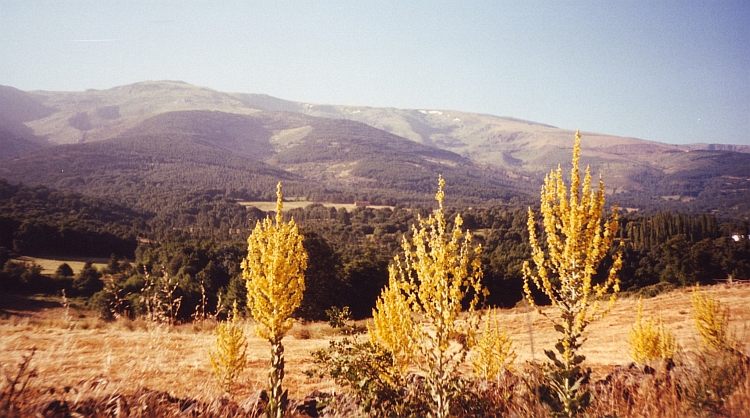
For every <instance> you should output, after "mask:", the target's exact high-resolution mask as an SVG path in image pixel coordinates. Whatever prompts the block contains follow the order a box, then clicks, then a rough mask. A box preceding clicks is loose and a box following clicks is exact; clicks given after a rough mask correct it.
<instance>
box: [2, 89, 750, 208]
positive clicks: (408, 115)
mask: <svg viewBox="0 0 750 418" xmlns="http://www.w3.org/2000/svg"><path fill="white" fill-rule="evenodd" d="M0 110H3V111H4V112H5V114H7V115H9V116H4V117H0V146H2V148H0V160H2V159H5V160H6V161H8V160H9V159H14V158H18V157H19V156H23V157H24V158H21V159H20V160H19V162H12V163H11V162H8V164H3V165H2V167H0V168H2V169H3V170H5V173H6V174H3V172H0V176H4V175H8V176H17V174H13V172H16V171H17V172H21V171H23V169H21V168H20V166H21V165H24V164H28V163H29V162H31V161H36V159H35V158H32V159H26V158H25V157H26V156H31V155H47V154H45V153H41V154H39V151H34V150H35V149H37V148H39V147H43V146H55V145H57V144H74V143H86V144H91V145H95V144H97V143H99V142H100V141H105V140H117V141H123V140H125V139H127V138H130V141H133V140H134V138H141V139H140V140H141V141H146V142H148V141H152V142H162V143H164V144H169V141H171V140H172V139H175V138H180V139H181V140H183V141H184V140H189V141H188V143H187V145H184V147H185V149H182V148H181V147H183V145H179V144H178V145H174V144H172V145H164V144H162V146H166V149H162V150H159V151H158V153H159V154H160V155H166V154H169V153H170V152H171V153H173V154H174V155H173V157H174V161H183V160H184V161H186V162H190V163H191V164H208V163H207V162H200V163H196V162H195V161H193V160H192V159H191V158H192V157H189V156H188V157H186V156H184V155H183V154H185V153H187V152H188V151H189V152H192V153H203V154H205V155H211V156H212V157H211V159H212V161H219V160H226V161H229V160H231V158H239V157H242V158H244V160H242V161H243V164H246V165H247V164H256V163H258V162H264V163H266V164H267V165H266V166H264V167H265V168H264V169H273V170H277V171H276V172H275V173H276V174H277V175H278V176H281V177H283V176H292V177H294V178H297V179H299V181H303V180H305V179H306V180H305V181H307V182H308V183H309V184H316V185H317V186H316V187H319V188H320V189H319V190H322V189H325V188H328V189H330V190H331V191H332V192H335V193H349V192H351V191H356V192H357V193H360V194H362V193H371V194H372V193H376V192H377V193H379V194H381V195H382V193H381V192H382V191H387V190H388V189H394V190H397V191H398V192H399V193H401V192H403V193H413V192H417V191H419V192H420V193H426V191H427V190H431V189H432V188H434V187H433V186H434V185H433V183H434V180H432V181H430V180H429V179H431V178H434V177H436V176H437V175H438V174H440V173H443V174H446V176H448V175H451V176H454V179H453V180H452V179H448V184H449V185H450V184H451V181H453V182H454V184H456V185H457V186H458V188H459V189H460V190H462V192H464V193H465V194H466V195H468V196H477V197H480V196H482V195H483V196H484V197H485V198H495V197H497V198H502V199H507V198H508V196H509V195H510V194H514V195H519V196H520V195H522V194H525V193H531V194H534V195H535V194H537V193H538V189H539V187H540V185H541V182H542V178H543V176H544V175H545V174H546V173H548V172H549V170H551V169H553V168H555V167H557V165H558V164H560V163H562V164H563V167H566V162H568V161H569V158H570V151H571V147H572V143H573V134H574V132H572V131H569V130H564V129H558V128H555V127H553V126H549V125H544V124H540V123H534V122H528V121H522V120H517V119H513V118H507V117H498V116H492V115H482V114H472V113H466V112H458V111H445V110H427V109H422V110H406V109H392V108H370V107H362V106H335V105H315V104H308V103H297V102H292V101H287V100H282V99H277V98H274V97H270V96H267V95H256V94H240V93H231V94H229V93H222V92H217V91H214V90H211V89H207V88H202V87H196V86H191V85H189V84H186V83H181V82H174V81H162V82H143V83H136V84H133V85H129V86H122V87H116V88H112V89H108V90H89V91H86V92H73V93H62V92H21V91H19V90H16V89H12V88H0ZM582 134H583V143H582V152H581V159H582V163H583V164H586V165H590V166H591V169H592V172H593V173H594V174H597V173H602V175H603V176H604V181H605V183H606V184H607V187H608V192H610V193H615V194H617V197H616V199H615V200H617V201H618V202H620V203H621V205H623V206H626V205H629V206H633V207H645V205H647V204H650V203H649V202H652V203H653V202H654V201H655V202H657V203H658V204H657V205H658V206H663V205H665V203H663V202H664V199H669V203H666V204H668V205H671V206H669V208H674V209H678V210H682V209H689V208H690V207H698V206H697V205H698V203H700V205H701V206H700V207H701V208H702V209H701V210H704V209H707V210H714V209H719V207H720V206H722V207H723V206H726V205H725V204H724V203H725V201H729V200H732V199H734V201H740V203H741V200H742V199H743V198H747V200H748V201H750V192H749V191H748V190H750V183H749V182H750V180H748V179H750V164H748V161H747V158H748V157H747V156H748V155H750V154H747V152H750V146H740V145H712V144H692V145H686V146H677V145H669V144H661V143H657V142H651V141H644V140H640V139H634V138H621V137H615V136H609V135H603V134H598V133H590V132H583V133H582ZM144 138H148V140H146V139H144ZM170 138H171V139H170ZM165 141H166V142H165ZM126 142H127V141H125V142H123V144H124V143H126ZM109 146H112V145H109ZM118 146H119V147H123V146H124V145H118ZM199 146H202V147H203V148H200V147H199ZM196 147H199V148H196ZM126 148H127V147H126ZM131 148H132V147H131ZM74 149H75V150H78V149H77V148H74ZM61 152H63V153H66V154H67V153H69V152H70V151H69V150H67V149H66V150H64V151H61ZM76 152H78V151H76ZM739 152H742V153H739ZM217 153H218V154H217ZM222 153H223V154H222ZM706 153H709V154H706ZM55 154H56V152H51V153H50V154H49V158H51V159H52V160H55V159H56V158H55V157H56V156H55ZM84 154H85V153H84ZM103 154H106V152H104V153H103ZM116 154H117V155H118V156H119V157H121V158H124V159H125V160H128V158H126V157H127V153H126V152H125V151H124V150H123V149H118V151H117V152H116ZM97 155H99V154H97ZM219 155H221V157H219ZM707 155H710V156H711V157H710V158H709V157H706V156H707ZM71 158H73V157H71ZM91 158H95V157H94V156H91ZM102 158H105V159H106V155H103V156H102ZM133 158H135V157H133ZM139 158H140V157H139ZM250 161H253V163H250ZM39 164H40V165H41V166H42V167H43V166H45V165H44V162H40V163H39ZM175 164H178V163H175ZM207 166H210V167H211V168H210V170H209V171H210V172H211V173H212V174H210V175H208V173H205V172H204V173H203V174H204V175H205V176H206V179H205V180H202V179H197V180H196V181H193V182H192V183H188V184H198V183H200V184H203V185H206V186H208V185H211V187H214V186H217V187H220V181H218V180H217V181H213V180H212V181H209V180H208V179H219V178H222V176H220V175H219V174H217V171H218V170H219V167H221V165H219V164H214V163H210V164H208V165H207ZM11 167H15V168H12V169H11ZM175 167H177V165H175ZM730 168H731V169H730ZM8 170H10V172H9V171H8ZM175 170H176V168H175ZM194 170H197V169H194ZM232 170H233V169H232ZM230 171H231V170H230ZM170 172H171V171H170ZM26 173H27V174H28V175H29V176H30V178H31V179H41V180H42V181H44V179H42V178H41V177H40V176H39V175H35V174H34V173H33V170H31V171H28V170H27V171H26ZM276 174H275V175H276ZM50 175H52V174H50ZM134 175H135V174H134ZM140 175H141V176H142V173H141V174H140ZM174 175H175V176H177V177H176V178H186V179H187V178H192V177H191V176H192V174H191V175H188V176H187V177H185V176H184V173H183V174H178V173H176V172H175V173H174ZM233 176H234V177H233V178H243V179H245V180H247V179H248V177H246V175H245V174H239V173H236V174H234V175H233ZM295 176H296V177H295ZM52 177H57V176H56V175H52ZM281 177H279V178H281ZM696 179H698V180H696ZM47 181H52V180H51V179H50V180H47ZM186 181H187V180H186ZM191 181H192V180H191ZM268 182H270V180H269V179H266V180H263V181H262V182H261V183H263V184H265V183H268ZM177 183H178V182H176V181H174V182H172V184H175V185H177ZM237 183H239V182H232V181H230V182H229V183H228V184H229V185H228V186H227V187H232V188H233V187H235V186H236V185H237ZM472 185H473V187H472ZM470 189H473V190H470ZM675 196H677V197H676V198H675ZM402 197H403V196H402ZM716 199H719V200H718V201H716ZM691 201H696V202H698V203H691ZM712 204H714V205H713V206H712ZM691 205H692V206H691ZM732 206H738V205H734V204H733V205H732ZM738 207H742V205H741V204H740V205H739V206H738ZM721 210H724V209H721ZM739 210H740V211H742V209H739Z"/></svg>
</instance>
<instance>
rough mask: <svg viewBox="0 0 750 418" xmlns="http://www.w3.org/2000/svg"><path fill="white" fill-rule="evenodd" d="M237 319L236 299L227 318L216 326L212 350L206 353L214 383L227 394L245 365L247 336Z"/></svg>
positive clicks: (229, 393)
mask: <svg viewBox="0 0 750 418" xmlns="http://www.w3.org/2000/svg"><path fill="white" fill-rule="evenodd" d="M239 319H240V315H239V312H238V310H237V301H234V304H233V305H232V313H231V315H230V316H229V318H227V320H226V321H224V322H221V323H220V324H219V326H218V327H216V331H215V333H216V341H215V342H214V350H212V351H209V353H208V356H209V359H210V360H211V367H213V369H214V376H215V377H216V383H217V384H218V385H219V388H221V390H223V391H224V392H225V393H226V394H228V395H231V394H232V389H233V388H234V384H235V383H236V382H237V380H238V379H239V376H240V374H241V373H242V371H243V370H245V367H246V366H247V356H246V354H245V353H246V351H247V338H245V332H244V331H243V330H242V325H241V324H240V323H239Z"/></svg>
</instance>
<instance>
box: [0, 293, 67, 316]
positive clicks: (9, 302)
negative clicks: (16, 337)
mask: <svg viewBox="0 0 750 418" xmlns="http://www.w3.org/2000/svg"><path fill="white" fill-rule="evenodd" d="M59 307H60V304H59V303H56V302H51V301H47V300H38V299H34V298H32V297H29V296H21V295H12V294H0V316H28V315H30V314H31V313H34V312H40V311H43V310H45V309H53V308H59Z"/></svg>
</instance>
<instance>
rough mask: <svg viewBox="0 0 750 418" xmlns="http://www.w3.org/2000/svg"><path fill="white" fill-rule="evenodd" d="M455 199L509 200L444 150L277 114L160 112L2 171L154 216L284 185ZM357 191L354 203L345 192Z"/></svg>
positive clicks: (508, 183) (343, 124)
mask: <svg viewBox="0 0 750 418" xmlns="http://www.w3.org/2000/svg"><path fill="white" fill-rule="evenodd" d="M440 174H444V175H445V176H446V177H447V178H449V179H450V182H451V187H452V188H454V190H457V193H456V194H457V196H460V197H473V198H474V201H475V202H480V201H481V200H482V199H505V200H508V199H510V198H512V197H513V196H514V195H517V194H518V192H516V193H515V194H514V193H510V192H509V191H508V189H509V188H513V187H514V186H513V184H514V183H513V180H512V179H508V178H503V177H502V176H493V174H495V173H492V172H490V174H487V170H484V169H483V168H481V167H477V166H476V164H475V163H473V162H472V161H471V160H468V159H466V158H464V157H461V156H459V155H457V154H455V153H452V152H450V151H445V150H440V149H436V148H433V147H428V146H425V145H421V144H418V143H415V142H412V141H409V140H407V139H404V138H401V137H397V136H395V135H392V134H388V133H387V132H384V131H382V130H379V129H375V128H372V127H370V126H368V125H365V124H363V123H359V122H353V121H345V120H333V119H322V118H315V117H311V116H306V115H299V114H294V113H284V112H269V111H259V112H255V113H253V114H249V115H241V114H233V113H224V112H218V111H195V110H193V111H173V112H167V113H162V114H160V115H157V116H154V117H152V118H150V119H147V120H145V121H143V122H142V123H140V124H139V125H137V126H135V127H133V128H131V129H129V130H127V131H125V132H123V133H122V134H120V135H119V136H117V137H115V138H110V139H107V140H103V141H96V142H91V143H83V144H64V145H57V146H51V147H47V148H44V149H40V150H37V151H34V152H29V153H27V154H25V155H23V156H20V157H17V158H14V159H12V160H6V161H4V162H2V163H0V176H2V177H5V178H7V179H9V180H11V181H22V182H25V183H32V184H44V185H47V186H50V187H55V188H59V189H67V190H74V191H77V192H80V193H90V194H95V195H98V196H107V197H110V198H113V199H122V198H123V197H126V198H127V199H128V200H131V202H138V204H137V205H136V207H137V208H138V209H140V210H147V211H158V206H159V203H158V199H156V198H155V196H159V199H169V197H168V196H165V193H166V192H165V191H168V192H169V193H172V194H174V193H189V192H190V191H191V190H198V189H203V190H205V189H221V190H228V191H233V192H234V193H239V194H242V195H244V196H246V197H248V198H250V197H255V198H258V197H260V196H263V195H264V194H265V192H269V191H273V190H274V189H275V187H274V186H275V184H276V181H278V180H284V181H285V183H286V185H285V190H287V193H292V195H295V194H296V195H303V196H308V197H313V198H321V199H322V198H323V197H324V196H325V197H327V198H330V197H331V196H332V197H333V198H334V199H335V198H338V199H343V198H344V194H347V195H348V196H351V197H350V198H347V200H349V201H351V200H355V199H360V200H374V198H375V197H378V199H379V200H381V201H382V200H383V199H390V200H389V201H388V203H390V204H395V203H397V202H398V200H401V199H408V195H413V194H415V193H417V194H419V197H414V196H412V197H411V199H409V200H414V199H416V200H424V195H425V194H429V193H434V189H435V187H436V182H437V177H438V175H440ZM352 190H356V193H354V194H352V193H351V191H352Z"/></svg>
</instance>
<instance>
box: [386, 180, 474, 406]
mask: <svg viewBox="0 0 750 418" xmlns="http://www.w3.org/2000/svg"><path fill="white" fill-rule="evenodd" d="M444 185H445V181H444V180H443V178H442V176H441V177H440V178H439V183H438V192H437V194H436V196H435V199H436V200H437V201H438V205H439V206H438V210H437V211H436V212H435V213H434V214H433V215H430V216H429V217H428V218H427V219H423V218H421V217H420V218H419V226H418V227H417V226H414V227H413V235H412V238H411V240H409V239H407V238H406V237H404V240H403V243H402V247H403V252H404V255H403V258H401V257H400V256H399V255H396V257H395V261H394V263H393V264H391V265H390V266H389V268H388V273H389V278H388V286H387V287H386V288H385V289H383V292H382V293H381V295H380V297H379V298H378V300H377V302H376V307H375V309H374V310H373V320H374V326H373V328H372V329H371V338H372V339H373V340H374V342H376V343H378V344H381V345H383V346H384V347H386V348H387V349H388V350H389V351H390V352H391V353H392V354H393V358H394V359H395V362H396V365H397V366H398V367H400V369H401V370H402V371H403V370H405V369H406V368H407V367H408V366H416V367H417V368H418V369H419V370H421V371H422V372H423V373H424V375H425V382H426V383H427V385H428V387H429V390H430V395H431V398H432V401H433V404H432V407H431V409H432V413H431V416H434V417H439V418H443V417H447V416H448V415H449V411H450V401H451V398H452V397H453V395H454V393H453V391H452V390H451V387H452V384H453V382H454V381H455V378H456V376H457V375H458V368H459V366H461V365H462V364H463V363H464V361H465V360H466V356H467V354H468V353H469V351H470V350H471V348H472V347H473V346H474V345H475V344H476V335H477V330H478V328H479V319H480V315H479V312H478V310H477V305H478V303H479V300H480V297H482V296H484V295H486V290H485V289H484V288H483V287H482V284H481V279H482V269H481V263H480V260H479V255H480V253H481V247H478V246H477V247H474V246H473V245H472V235H471V233H470V232H468V231H467V232H465V233H464V232H463V231H462V229H461V226H462V224H463V220H462V219H461V216H460V215H458V216H456V219H455V220H454V222H453V228H452V229H449V228H448V226H447V222H446V219H445V215H444V213H443V198H444V196H445V194H444V192H443V186H444ZM462 307H467V309H466V312H465V313H464V314H463V317H462V318H461V319H459V317H460V316H462Z"/></svg>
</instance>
